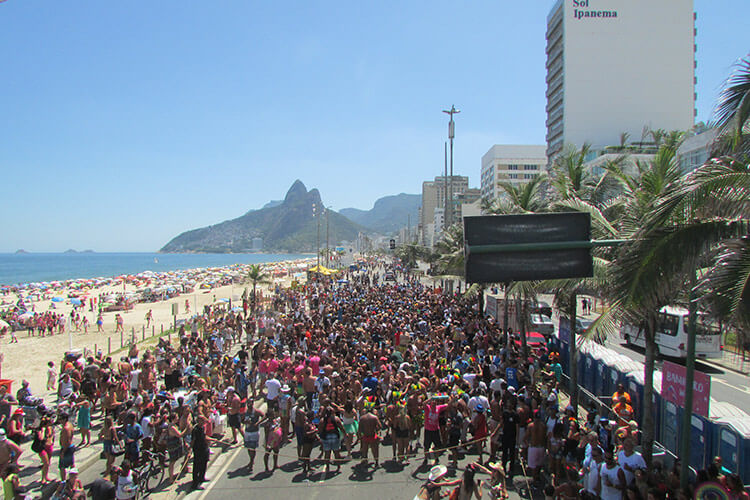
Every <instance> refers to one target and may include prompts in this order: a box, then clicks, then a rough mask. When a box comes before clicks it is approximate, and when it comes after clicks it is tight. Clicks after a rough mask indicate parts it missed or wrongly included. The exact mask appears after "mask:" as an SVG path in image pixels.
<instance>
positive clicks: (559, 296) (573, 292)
mask: <svg viewBox="0 0 750 500" xmlns="http://www.w3.org/2000/svg"><path fill="white" fill-rule="evenodd" d="M621 141H622V142H623V144H624V143H625V142H627V134H624V135H623V136H622V137H621ZM589 149H590V146H589V145H588V144H584V146H583V147H582V148H581V149H580V150H575V149H570V148H568V149H566V150H565V151H564V152H563V154H562V155H560V156H559V157H557V158H556V160H555V162H554V164H553V166H552V171H551V175H550V184H551V185H552V187H553V188H554V195H555V196H556V197H557V198H559V200H558V201H556V202H555V203H554V204H553V206H552V210H553V211H571V210H573V211H578V212H586V213H588V214H589V215H590V216H591V221H592V232H593V235H594V237H600V238H608V239H609V238H614V237H616V236H617V230H616V229H615V228H614V226H612V224H610V222H609V221H608V220H607V219H606V217H605V215H604V213H603V212H602V211H601V210H600V208H599V207H598V206H597V204H600V203H601V204H602V206H605V205H604V201H605V199H606V198H605V196H606V192H607V190H605V189H603V186H605V185H606V183H605V182H604V177H602V178H601V179H599V180H596V179H595V178H594V176H593V174H592V172H591V171H590V169H588V168H586V167H585V161H586V156H587V155H588V153H589ZM623 158H624V157H619V158H618V159H616V160H614V161H610V162H609V163H608V164H607V165H606V167H607V168H613V167H617V166H619V165H620V164H621V163H622V159H623ZM605 177H606V176H605ZM610 191H611V190H610ZM595 263H596V265H595V268H594V269H595V278H593V279H591V278H575V279H566V280H552V281H546V282H542V283H540V284H539V286H540V288H541V289H547V290H549V289H552V290H554V293H555V299H554V301H555V304H556V305H557V307H558V308H559V309H560V310H561V311H563V312H564V313H565V315H566V316H567V318H568V322H569V328H570V339H569V349H570V363H569V364H570V367H571V369H570V374H569V375H570V404H571V405H572V406H573V407H574V408H575V409H576V410H577V408H578V370H577V368H576V367H577V359H578V349H577V347H578V345H577V338H576V334H577V332H576V313H577V304H578V294H579V293H581V292H587V293H592V292H593V291H594V290H596V289H598V288H600V285H601V284H602V283H603V282H604V281H605V273H606V265H607V264H608V262H607V261H606V260H604V259H601V258H598V259H597V260H595Z"/></svg>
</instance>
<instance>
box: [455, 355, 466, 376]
mask: <svg viewBox="0 0 750 500" xmlns="http://www.w3.org/2000/svg"><path fill="white" fill-rule="evenodd" d="M453 367H454V368H455V369H456V370H458V371H460V372H461V374H462V375H463V374H464V373H466V370H468V369H469V362H468V361H466V360H465V359H463V358H461V356H459V357H457V358H456V362H455V363H454V364H453Z"/></svg>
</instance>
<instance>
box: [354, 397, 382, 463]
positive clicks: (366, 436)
mask: <svg viewBox="0 0 750 500" xmlns="http://www.w3.org/2000/svg"><path fill="white" fill-rule="evenodd" d="M371 411H372V407H371V404H370V403H365V409H364V414H362V416H360V417H359V439H360V441H361V442H362V448H361V449H360V455H362V465H365V466H367V465H369V462H368V461H367V450H368V449H370V450H372V456H373V458H374V459H375V467H376V468H377V467H378V466H379V464H378V456H379V452H380V449H379V447H380V436H378V431H379V430H380V427H381V424H380V419H379V418H378V417H377V416H375V415H374V414H372V413H371Z"/></svg>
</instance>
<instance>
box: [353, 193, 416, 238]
mask: <svg viewBox="0 0 750 500" xmlns="http://www.w3.org/2000/svg"><path fill="white" fill-rule="evenodd" d="M421 205H422V195H420V194H405V193H401V194H397V195H393V196H385V197H383V198H380V199H379V200H377V201H376V202H375V205H374V206H373V207H372V209H370V210H359V209H356V208H343V209H341V210H340V213H341V215H344V216H346V217H348V218H349V219H351V220H352V221H354V222H356V223H357V224H360V225H362V226H365V227H366V228H368V229H371V230H373V231H375V232H378V233H381V234H391V233H394V232H396V231H398V230H399V229H401V228H403V227H406V226H407V225H408V224H409V217H410V216H411V225H412V227H414V226H415V225H416V224H417V222H418V220H419V207H420V206H421Z"/></svg>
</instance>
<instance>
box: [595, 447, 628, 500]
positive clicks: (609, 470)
mask: <svg viewBox="0 0 750 500" xmlns="http://www.w3.org/2000/svg"><path fill="white" fill-rule="evenodd" d="M599 484H600V488H599V497H600V498H601V499H602V500H622V492H623V491H625V488H626V486H625V473H624V472H623V470H622V468H621V467H620V466H619V465H617V462H615V457H614V454H613V453H612V452H611V451H606V452H605V453H604V463H603V464H601V466H600V467H599Z"/></svg>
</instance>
